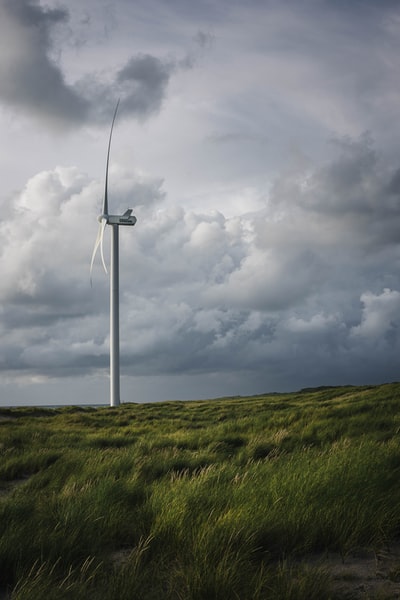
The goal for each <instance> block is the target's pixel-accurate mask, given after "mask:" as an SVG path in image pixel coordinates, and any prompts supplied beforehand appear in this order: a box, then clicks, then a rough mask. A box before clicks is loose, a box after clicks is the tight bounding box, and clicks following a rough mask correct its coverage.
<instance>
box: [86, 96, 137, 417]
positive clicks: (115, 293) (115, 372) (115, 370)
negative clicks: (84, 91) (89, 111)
mask: <svg viewBox="0 0 400 600" xmlns="http://www.w3.org/2000/svg"><path fill="white" fill-rule="evenodd" d="M118 107H119V100H118V102H117V105H116V107H115V110H114V116H113V119H112V123H111V130H110V137H109V139H108V150H107V162H106V179H105V187H104V199H103V212H102V213H101V215H99V216H98V218H97V220H98V221H99V229H98V232H97V237H96V241H95V244H94V248H93V254H92V260H91V262H90V281H91V280H92V279H91V278H92V269H93V263H94V259H95V257H96V253H97V250H98V249H99V247H100V255H101V261H102V263H103V267H104V270H105V272H106V273H107V266H106V262H105V260H104V252H103V239H104V230H105V228H106V225H110V226H111V258H110V263H111V264H110V406H119V405H120V370H119V230H118V228H119V227H120V225H128V226H132V225H135V223H136V217H134V216H133V215H132V209H131V208H128V210H126V211H125V212H124V214H123V215H110V214H108V164H109V161H110V148H111V138H112V134H113V129H114V123H115V118H116V116H117V112H118Z"/></svg>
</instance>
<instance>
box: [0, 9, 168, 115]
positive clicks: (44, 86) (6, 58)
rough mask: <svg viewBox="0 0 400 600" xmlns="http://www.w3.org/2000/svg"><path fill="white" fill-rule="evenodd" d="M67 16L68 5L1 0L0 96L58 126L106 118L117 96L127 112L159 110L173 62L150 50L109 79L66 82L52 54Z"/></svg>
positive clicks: (90, 75)
mask: <svg viewBox="0 0 400 600" xmlns="http://www.w3.org/2000/svg"><path fill="white" fill-rule="evenodd" d="M68 17H69V15H68V12H67V10H66V9H62V8H58V9H50V8H47V7H44V6H42V5H40V4H39V3H38V1H37V0H15V1H14V0H3V2H2V5H0V50H1V52H0V79H1V86H0V100H2V101H3V102H4V103H6V104H8V105H10V106H11V107H12V108H13V109H14V110H15V109H19V110H22V111H25V112H26V113H27V114H30V115H32V116H34V117H36V118H39V119H41V120H43V121H45V122H47V123H48V124H50V125H53V126H58V127H69V126H74V125H79V124H82V123H83V122H87V121H94V122H96V121H98V122H103V121H107V122H108V120H109V115H110V111H111V110H112V109H113V107H114V106H115V103H116V100H117V98H119V97H121V104H122V106H123V108H124V114H125V115H127V114H131V115H133V116H134V117H137V118H139V119H146V118H147V117H149V116H150V115H151V114H154V113H156V112H158V111H159V110H160V108H161V105H162V101H163V99H164V96H165V93H166V88H167V85H168V82H169V79H170V76H171V73H172V71H173V66H172V64H170V63H164V62H162V61H161V60H160V59H159V58H156V57H154V56H151V55H150V54H139V55H137V56H133V57H131V58H130V59H129V60H128V61H127V62H126V64H125V66H123V67H122V68H120V69H119V70H117V73H116V75H114V76H112V77H111V78H108V81H105V79H104V75H102V76H100V75H99V74H97V73H88V74H87V75H86V76H85V77H83V78H82V79H81V80H80V81H77V82H75V83H70V82H67V81H66V79H65V75H64V73H63V70H62V68H61V65H60V64H59V63H58V62H56V61H55V60H54V58H53V54H54V49H55V47H56V41H55V40H56V36H57V28H58V27H61V26H63V25H65V23H66V22H67V21H68Z"/></svg>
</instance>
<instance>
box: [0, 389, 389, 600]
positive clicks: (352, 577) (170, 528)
mask: <svg viewBox="0 0 400 600" xmlns="http://www.w3.org/2000/svg"><path fill="white" fill-rule="evenodd" d="M399 432H400V384H398V383H394V384H386V385H381V386H373V387H371V386H365V387H351V386H347V387H340V388H320V389H307V390H303V391H301V392H297V393H291V394H271V395H261V396H255V397H249V398H243V397H235V398H222V399H218V400H207V401H190V402H164V403H155V404H125V405H122V406H121V407H120V408H118V409H115V408H114V409H110V408H98V409H95V408H79V407H68V408H60V409H56V410H51V409H36V408H14V409H0V451H1V463H0V527H1V532H2V535H1V537H0V587H1V590H2V592H1V594H2V597H3V598H12V599H13V600H38V599H41V598H46V599H48V600H51V599H53V598H54V599H57V600H63V599H70V598H74V599H77V598H85V599H96V600H102V599H107V600H125V599H126V600H128V599H129V600H132V599H143V600H159V599H161V598H162V599H166V600H170V599H171V600H172V599H177V600H210V599H215V600H229V599H231V598H232V599H234V598H236V599H237V598H239V599H241V600H258V599H259V600H261V599H263V600H267V599H268V600H270V599H272V600H291V599H292V600H302V599H304V600H306V599H307V600H313V599H315V600H324V599H327V600H328V599H329V598H331V599H338V598H349V597H351V598H374V597H376V598H380V599H382V598H396V597H400V584H399V581H400V559H399V557H398V550H399V546H398V539H399V533H400V485H399V481H400V444H399ZM341 565H342V566H341ZM374 565H376V567H375V568H374ZM351 566H352V567H351ZM352 569H353V570H352Z"/></svg>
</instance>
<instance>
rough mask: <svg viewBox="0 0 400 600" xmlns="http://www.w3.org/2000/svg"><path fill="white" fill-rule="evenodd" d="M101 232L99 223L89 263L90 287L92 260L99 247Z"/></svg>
mask: <svg viewBox="0 0 400 600" xmlns="http://www.w3.org/2000/svg"><path fill="white" fill-rule="evenodd" d="M101 230H102V224H101V223H100V224H99V227H98V229H97V236H96V241H95V243H94V248H93V252H92V260H91V261H90V285H92V271H93V263H94V259H95V257H96V254H97V249H98V247H99V245H100V241H101Z"/></svg>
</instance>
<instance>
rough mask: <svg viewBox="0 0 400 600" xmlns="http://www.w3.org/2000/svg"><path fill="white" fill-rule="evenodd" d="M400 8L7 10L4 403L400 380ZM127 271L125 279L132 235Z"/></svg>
mask: <svg viewBox="0 0 400 600" xmlns="http://www.w3.org/2000/svg"><path fill="white" fill-rule="evenodd" d="M399 54H400V4H399V2H398V0H396V1H392V0H381V1H380V2H376V1H375V0H352V1H351V2H349V1H346V2H345V1H343V0H286V1H285V2H282V1H281V0H246V1H244V0H242V1H239V0H196V2H195V1H194V0H193V1H190V0H113V2H110V1H108V0H107V1H106V0H68V2H67V1H66V0H46V1H39V0H0V140H1V143H0V176H1V182H2V186H1V190H0V208H1V217H0V282H1V283H0V405H4V406H7V405H26V404H47V405H53V404H88V403H95V404H102V403H107V402H108V399H109V382H108V361H109V291H108V290H109V279H108V276H107V275H106V274H105V273H104V271H103V270H102V266H101V261H100V259H99V257H97V259H96V262H95V265H94V269H93V277H92V278H93V282H92V286H91V285H90V275H89V267H90V259H91V254H92V250H93V245H94V242H95V238H96V234H97V227H98V222H97V216H98V215H99V214H100V212H101V206H102V199H103V194H104V178H105V162H106V152H107V143H108V136H109V131H110V125H111V120H112V115H113V111H114V108H115V105H116V102H117V100H118V98H120V107H119V112H118V116H117V120H116V123H115V127H114V134H113V140H112V147H111V157H110V171H109V208H110V211H111V212H113V213H114V214H119V213H121V212H124V211H125V210H126V209H127V208H132V209H133V214H134V215H135V216H136V217H137V224H136V225H135V227H133V228H131V227H125V228H123V227H121V228H120V270H121V273H120V320H121V322H120V326H121V399H122V401H123V402H152V401H162V400H168V399H197V398H214V397H220V396H231V395H252V394H262V393H265V392H273V391H282V392H285V391H294V390H298V389H301V388H303V387H315V386H321V385H347V384H354V385H358V384H378V383H384V382H387V381H396V380H399V379H400V364H399V350H400V335H399V327H400V280H399V273H400V158H399V157H400V153H399V149H400V135H399V133H400V125H399V118H398V111H399V106H400V77H399V63H398V57H399ZM105 237H106V239H105V254H106V261H107V262H108V261H109V231H107V230H106V236H105Z"/></svg>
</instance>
